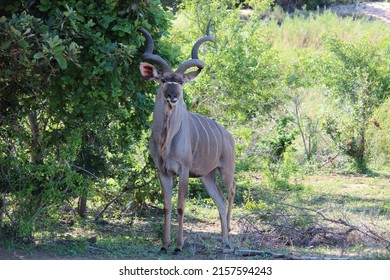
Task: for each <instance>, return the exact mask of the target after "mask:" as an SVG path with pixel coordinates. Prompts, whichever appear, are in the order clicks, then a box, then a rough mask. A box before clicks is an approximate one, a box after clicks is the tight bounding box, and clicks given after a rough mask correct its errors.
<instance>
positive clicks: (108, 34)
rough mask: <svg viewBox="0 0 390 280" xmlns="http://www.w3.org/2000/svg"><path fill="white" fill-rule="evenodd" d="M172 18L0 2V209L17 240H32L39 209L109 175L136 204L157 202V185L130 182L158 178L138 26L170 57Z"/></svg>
mask: <svg viewBox="0 0 390 280" xmlns="http://www.w3.org/2000/svg"><path fill="white" fill-rule="evenodd" d="M170 17H171V14H170V13H166V12H164V11H163V10H162V8H161V5H160V3H159V1H152V0H151V1H119V0H118V1H103V0H100V1H92V0H87V1H76V0H71V1H66V3H65V2H64V1H48V0H40V1H1V5H0V42H1V43H0V66H1V67H0V89H1V90H0V111H1V114H0V132H1V133H0V148H1V149H0V164H1V165H0V166H1V168H0V175H1V178H0V182H1V190H0V191H1V197H4V200H5V204H3V207H2V209H1V210H2V212H3V213H5V214H6V215H5V216H4V220H3V222H4V223H5V224H6V225H7V227H8V228H11V229H12V228H13V232H14V234H13V235H14V236H15V238H20V239H22V240H25V239H31V236H32V235H33V231H34V224H35V220H36V219H37V218H38V217H39V215H40V214H41V213H42V212H44V211H46V210H47V209H50V207H54V206H55V205H58V204H61V203H63V202H64V201H68V200H70V201H72V200H73V199H74V197H77V196H82V197H84V198H88V196H91V195H92V194H94V193H96V191H98V190H99V189H101V188H103V186H106V185H107V184H106V182H107V180H110V179H112V180H114V181H116V182H119V183H118V184H119V190H116V191H118V192H119V191H120V190H121V189H122V190H128V191H130V190H131V191H132V195H133V198H132V199H133V200H134V201H148V199H150V200H155V195H154V194H155V192H154V191H153V189H158V185H157V184H151V185H149V187H150V192H136V191H135V190H136V189H137V188H136V187H134V184H143V183H144V181H145V180H146V181H148V178H143V179H141V180H134V178H133V176H132V175H133V174H138V175H139V174H143V175H145V176H153V173H154V171H153V170H154V169H153V168H152V167H151V165H147V164H148V163H147V162H148V160H147V159H145V157H144V155H143V151H144V150H145V149H146V147H147V138H146V137H145V136H144V135H145V131H147V130H148V129H149V122H148V120H149V118H150V114H151V111H152V106H153V96H154V94H155V88H154V86H153V85H146V84H145V83H144V81H143V80H142V78H141V77H140V75H139V71H138V64H139V62H140V56H141V54H142V52H143V51H144V46H143V45H144V41H145V39H144V37H143V36H142V35H141V34H140V33H139V32H138V31H137V30H138V29H139V28H140V27H141V26H143V27H145V28H147V29H149V30H150V32H151V34H152V36H153V37H154V38H156V39H155V42H156V49H157V50H158V51H161V52H166V53H168V54H169V55H167V56H166V58H167V60H169V59H170V57H171V55H170V50H169V48H168V47H167V46H165V45H164V44H160V43H159V40H158V38H160V36H161V33H163V32H164V31H165V30H167V28H168V25H169V19H170ZM172 56H174V55H172ZM144 166H147V169H149V172H144V171H142V170H145V169H144ZM141 171H142V172H141ZM103 199H110V197H108V198H106V197H104V198H103ZM47 218H50V217H47ZM11 231H12V230H11ZM8 232H9V231H8Z"/></svg>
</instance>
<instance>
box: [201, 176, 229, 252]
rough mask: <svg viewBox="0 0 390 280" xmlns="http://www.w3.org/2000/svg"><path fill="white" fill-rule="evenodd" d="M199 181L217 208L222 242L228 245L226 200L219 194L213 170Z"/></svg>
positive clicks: (219, 190)
mask: <svg viewBox="0 0 390 280" xmlns="http://www.w3.org/2000/svg"><path fill="white" fill-rule="evenodd" d="M200 179H201V181H202V183H203V185H204V186H205V188H206V190H207V193H208V194H209V196H210V197H211V198H212V199H213V201H214V203H215V205H216V206H217V208H218V212H219V217H220V220H221V229H222V236H223V242H224V244H225V245H230V244H229V229H228V221H227V212H226V199H225V196H224V195H223V193H222V192H221V189H220V188H219V187H218V186H217V180H216V177H215V170H213V171H212V172H210V173H209V174H208V175H206V176H205V177H202V178H200Z"/></svg>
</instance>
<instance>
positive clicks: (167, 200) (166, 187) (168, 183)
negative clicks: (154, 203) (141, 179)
mask: <svg viewBox="0 0 390 280" xmlns="http://www.w3.org/2000/svg"><path fill="white" fill-rule="evenodd" d="M159 176H160V182H161V187H162V193H163V199H164V217H165V221H164V234H163V239H162V243H163V245H162V248H161V251H160V252H161V253H165V254H166V253H167V252H168V248H169V246H170V245H171V214H172V190H173V182H172V178H171V177H168V176H166V175H164V174H161V173H160V174H159Z"/></svg>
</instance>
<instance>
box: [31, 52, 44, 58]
mask: <svg viewBox="0 0 390 280" xmlns="http://www.w3.org/2000/svg"><path fill="white" fill-rule="evenodd" d="M44 56H45V55H44V54H43V53H42V52H37V53H35V54H34V56H33V57H34V59H40V58H43V57H44Z"/></svg>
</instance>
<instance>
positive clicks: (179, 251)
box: [172, 248, 181, 256]
mask: <svg viewBox="0 0 390 280" xmlns="http://www.w3.org/2000/svg"><path fill="white" fill-rule="evenodd" d="M172 254H173V255H176V256H178V255H181V249H179V248H176V249H175V251H173V253H172Z"/></svg>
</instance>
